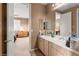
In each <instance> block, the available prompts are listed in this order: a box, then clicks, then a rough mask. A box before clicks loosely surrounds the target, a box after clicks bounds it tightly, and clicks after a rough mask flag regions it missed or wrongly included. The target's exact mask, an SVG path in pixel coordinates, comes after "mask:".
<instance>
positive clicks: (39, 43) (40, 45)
mask: <svg viewBox="0 0 79 59" xmlns="http://www.w3.org/2000/svg"><path fill="white" fill-rule="evenodd" d="M43 42H44V39H41V38H39V39H38V48H39V49H40V50H41V52H44V47H43V46H44V43H43Z"/></svg>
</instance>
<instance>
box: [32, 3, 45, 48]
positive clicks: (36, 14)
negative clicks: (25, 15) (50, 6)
mask: <svg viewBox="0 0 79 59" xmlns="http://www.w3.org/2000/svg"><path fill="white" fill-rule="evenodd" d="M44 18H45V6H43V5H40V4H35V3H34V4H32V30H33V32H32V37H31V38H32V40H31V47H32V48H36V47H37V35H38V33H39V30H40V25H39V22H40V20H41V19H42V20H43V19H44Z"/></svg>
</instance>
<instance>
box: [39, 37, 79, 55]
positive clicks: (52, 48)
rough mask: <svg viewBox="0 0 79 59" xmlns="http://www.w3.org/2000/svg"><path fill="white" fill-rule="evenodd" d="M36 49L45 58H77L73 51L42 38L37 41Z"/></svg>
mask: <svg viewBox="0 0 79 59" xmlns="http://www.w3.org/2000/svg"><path fill="white" fill-rule="evenodd" d="M38 48H39V49H40V50H41V52H42V53H43V54H44V55H45V56H79V54H77V53H75V52H73V51H70V50H68V49H66V48H63V47H61V46H59V45H57V44H55V43H53V42H49V41H48V40H45V39H42V38H40V39H38Z"/></svg>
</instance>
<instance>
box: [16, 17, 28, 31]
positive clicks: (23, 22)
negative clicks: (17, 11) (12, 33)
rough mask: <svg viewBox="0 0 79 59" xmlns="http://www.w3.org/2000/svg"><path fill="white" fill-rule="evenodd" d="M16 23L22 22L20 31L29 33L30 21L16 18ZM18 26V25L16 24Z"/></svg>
mask: <svg viewBox="0 0 79 59" xmlns="http://www.w3.org/2000/svg"><path fill="white" fill-rule="evenodd" d="M15 20H16V21H20V23H19V24H20V30H21V29H22V30H24V31H29V24H28V22H29V20H28V19H26V18H15ZM15 25H17V24H15Z"/></svg>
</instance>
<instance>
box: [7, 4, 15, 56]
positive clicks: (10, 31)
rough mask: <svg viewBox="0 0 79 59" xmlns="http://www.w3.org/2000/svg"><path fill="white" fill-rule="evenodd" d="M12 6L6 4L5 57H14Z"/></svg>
mask: <svg viewBox="0 0 79 59" xmlns="http://www.w3.org/2000/svg"><path fill="white" fill-rule="evenodd" d="M13 13H14V4H13V3H8V4H7V41H6V42H7V56H14V28H13V27H14V21H13Z"/></svg>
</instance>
